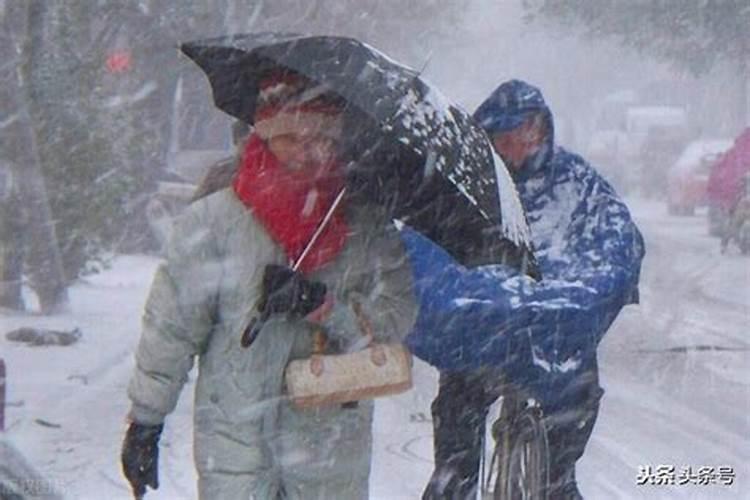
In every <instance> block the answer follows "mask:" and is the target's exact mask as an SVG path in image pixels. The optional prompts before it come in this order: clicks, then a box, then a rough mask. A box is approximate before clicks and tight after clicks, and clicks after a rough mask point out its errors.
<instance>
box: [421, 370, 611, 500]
mask: <svg viewBox="0 0 750 500" xmlns="http://www.w3.org/2000/svg"><path fill="white" fill-rule="evenodd" d="M603 393H604V391H603V390H602V389H601V387H599V377H598V370H597V367H596V363H593V367H592V368H591V369H589V370H586V371H583V372H582V373H580V374H578V375H577V376H575V377H574V378H573V379H572V380H571V381H570V382H569V383H567V384H566V385H564V386H563V387H562V388H561V389H560V391H559V392H558V393H557V395H558V397H557V398H556V400H557V401H559V402H560V403H559V404H554V405H550V406H549V407H548V408H545V407H544V406H543V407H542V410H543V411H544V413H545V416H547V417H549V418H548V419H546V420H545V421H546V422H548V424H547V436H548V441H549V454H550V457H549V458H550V469H549V480H550V489H549V498H550V500H563V499H564V500H568V499H575V498H581V496H580V493H578V489H577V486H576V483H575V463H576V461H577V460H578V459H579V458H581V456H582V455H583V451H584V448H585V447H586V443H587V442H588V440H589V437H590V436H591V432H592V430H593V428H594V423H595V421H596V416H597V414H598V411H599V400H600V399H601V397H602V394H603ZM519 394H523V389H519V387H518V386H517V385H514V384H509V383H507V382H504V381H503V376H502V374H501V373H499V372H498V371H497V370H479V371H473V372H461V373H450V374H447V373H446V374H441V376H440V385H439V389H438V394H437V397H436V398H435V400H434V401H433V403H432V418H433V431H434V435H433V440H434V450H435V452H434V453H435V469H434V471H433V475H432V477H431V479H430V482H429V484H428V486H427V489H426V490H425V492H424V494H423V496H422V498H423V500H438V499H439V500H466V499H469V498H471V499H473V498H475V495H476V491H477V488H478V477H479V462H480V457H481V454H482V439H483V437H484V433H485V421H486V418H487V413H488V410H489V407H490V406H491V405H492V404H493V403H494V402H495V401H496V400H497V399H498V398H499V397H500V396H504V397H505V398H508V400H513V399H515V400H523V399H525V398H519V397H518V395H519ZM504 402H505V400H504ZM495 417H496V416H494V415H493V418H495Z"/></svg>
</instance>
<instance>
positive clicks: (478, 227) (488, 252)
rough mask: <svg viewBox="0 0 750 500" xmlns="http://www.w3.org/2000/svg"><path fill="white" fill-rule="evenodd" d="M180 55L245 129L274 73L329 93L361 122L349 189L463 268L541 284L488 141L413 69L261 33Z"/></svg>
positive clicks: (374, 55) (319, 40)
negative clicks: (497, 269)
mask: <svg viewBox="0 0 750 500" xmlns="http://www.w3.org/2000/svg"><path fill="white" fill-rule="evenodd" d="M181 49H182V51H183V52H184V53H185V54H186V55H187V56H188V57H190V58H191V59H192V60H193V61H195V63H196V64H198V65H199V66H200V67H201V69H203V71H204V72H205V73H206V75H207V76H208V79H209V81H210V84H211V87H212V90H213V96H214V102H215V104H216V106H217V107H219V108H220V109H222V110H223V111H225V112H227V113H228V114H230V115H232V116H234V117H236V118H239V119H240V120H243V121H246V122H248V123H252V118H253V115H254V111H255V102H256V97H257V94H258V83H259V81H260V80H261V79H262V78H263V77H265V76H266V75H268V73H269V72H270V71H273V70H277V69H280V68H282V69H285V70H290V71H293V72H295V73H299V74H301V75H303V76H305V77H307V78H309V79H311V80H313V81H315V82H317V83H319V84H321V85H324V86H326V87H327V88H328V89H329V90H330V91H332V92H334V93H336V94H338V95H340V96H341V97H342V98H343V99H344V100H346V101H347V103H349V104H351V105H352V106H353V108H354V109H355V110H356V111H357V112H356V113H353V114H351V116H356V117H357V119H355V120H354V122H356V121H359V122H360V123H359V124H358V125H360V126H359V127H356V126H355V127H352V128H347V134H348V135H349V136H350V137H354V138H355V139H354V140H352V141H351V142H352V149H353V150H356V152H357V154H354V155H353V157H355V158H357V161H356V162H352V165H353V168H351V170H350V174H351V176H350V181H351V182H350V184H353V186H352V189H351V191H354V192H365V193H366V194H367V195H368V196H369V197H370V198H375V199H377V200H378V201H380V202H381V203H383V204H386V205H387V206H388V207H389V208H390V209H391V214H392V216H393V217H394V218H397V219H400V220H402V221H404V222H405V223H407V224H409V225H410V226H411V227H413V228H414V229H416V230H417V231H420V232H422V233H423V234H425V235H426V236H428V237H429V238H431V239H432V240H433V241H435V242H436V243H438V244H440V245H441V246H443V247H444V248H445V249H446V250H447V251H448V252H450V253H451V254H452V255H453V256H454V257H455V258H456V259H457V260H459V261H460V262H462V263H463V264H466V265H471V266H474V265H480V264H488V263H501V262H502V263H508V264H511V265H514V266H516V267H517V268H519V269H520V270H522V271H523V272H526V273H528V274H530V275H532V276H534V277H538V276H539V272H538V269H537V266H536V261H535V259H534V256H533V253H532V251H531V243H530V238H529V230H528V226H527V224H526V219H525V215H524V213H523V210H522V208H521V205H520V202H519V200H518V197H517V194H516V191H515V188H514V187H513V184H512V181H511V179H510V177H509V176H508V174H507V171H506V170H505V168H504V166H503V165H502V162H501V160H500V159H499V158H498V157H497V156H495V155H494V153H493V150H492V146H491V144H490V143H489V140H488V138H487V136H486V134H485V133H484V132H483V131H482V130H481V129H480V128H478V127H477V126H476V125H475V124H474V123H473V121H472V119H471V116H470V115H469V114H468V113H467V112H465V111H464V110H462V109H460V108H459V107H457V106H455V105H453V104H451V103H450V102H449V101H448V100H447V99H445V98H444V97H443V96H442V94H441V93H440V92H439V91H438V90H437V89H436V88H435V87H433V86H431V85H430V84H428V83H426V82H425V81H424V80H423V79H422V78H420V77H419V74H418V73H417V72H416V71H414V70H413V69H410V68H407V67H405V66H402V65H400V64H399V63H397V62H395V61H393V60H392V59H390V58H389V57H388V56H386V55H384V54H383V53H381V52H379V51H378V50H376V49H374V48H372V47H370V46H369V45H367V44H364V43H362V42H360V41H358V40H355V39H351V38H345V37H335V36H301V35H295V34H279V33H258V34H247V35H235V36H229V37H221V38H214V39H209V40H202V41H197V42H189V43H185V44H183V45H182V46H181ZM354 122H353V123H354ZM363 122H364V124H363ZM373 130H374V131H375V132H376V133H375V134H372V131H373ZM357 131H359V132H361V133H362V134H370V135H366V137H365V136H363V135H361V134H360V133H359V132H357ZM363 131H366V132H363Z"/></svg>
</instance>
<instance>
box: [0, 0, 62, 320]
mask: <svg viewBox="0 0 750 500" xmlns="http://www.w3.org/2000/svg"><path fill="white" fill-rule="evenodd" d="M45 8H46V3H45V2H43V1H30V2H28V3H26V2H8V3H6V6H5V12H4V16H3V24H4V26H3V27H2V29H3V31H4V32H5V36H6V37H8V38H9V40H6V41H7V42H11V43H5V44H4V45H5V48H4V49H3V52H6V54H3V56H5V57H4V60H5V64H6V66H5V68H4V69H3V73H4V74H3V75H2V77H3V78H2V80H3V82H4V84H5V86H6V87H5V94H6V95H5V97H6V99H4V101H5V103H4V104H5V106H7V110H6V111H7V113H6V116H12V117H13V119H12V120H9V122H10V123H6V124H5V130H3V134H4V135H5V136H6V138H7V140H8V143H7V146H6V147H4V148H3V149H4V151H5V154H7V155H8V156H9V159H10V160H11V162H12V164H13V165H15V172H14V174H15V175H14V177H15V179H16V181H17V183H18V193H19V196H20V199H21V200H22V202H23V203H24V205H25V207H24V209H25V210H24V212H25V213H26V215H27V217H28V218H27V220H26V235H25V236H26V237H25V238H24V239H25V242H26V243H27V244H26V256H25V257H26V263H27V265H28V269H29V271H30V272H31V274H32V277H33V278H34V282H35V290H34V291H35V292H36V294H37V296H38V298H39V304H40V307H41V311H42V313H44V314H51V313H54V312H59V311H61V310H66V309H67V308H68V294H67V287H66V285H65V279H64V273H63V267H62V259H61V256H60V249H59V247H58V243H57V236H56V234H55V226H54V222H53V219H52V212H51V210H50V205H49V201H48V198H47V189H46V186H45V182H44V177H43V175H42V171H41V166H40V163H39V151H38V148H37V137H36V133H35V130H34V126H33V123H32V120H31V115H30V113H29V109H28V99H29V95H28V93H27V88H28V85H27V81H28V74H29V58H28V54H29V46H30V45H31V44H34V43H38V41H39V38H40V37H41V31H42V26H41V25H40V23H39V22H38V21H39V19H40V14H41V13H42V11H43V9H45ZM19 28H20V33H19Z"/></svg>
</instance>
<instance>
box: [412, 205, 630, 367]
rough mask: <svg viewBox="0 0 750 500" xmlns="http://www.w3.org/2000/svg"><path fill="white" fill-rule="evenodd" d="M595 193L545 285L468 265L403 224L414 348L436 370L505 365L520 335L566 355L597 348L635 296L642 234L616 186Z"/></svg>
mask: <svg viewBox="0 0 750 500" xmlns="http://www.w3.org/2000/svg"><path fill="white" fill-rule="evenodd" d="M588 195H589V198H588V199H587V201H586V203H588V206H586V207H584V208H585V209H586V210H585V212H582V213H581V214H580V215H578V216H576V217H574V219H573V224H572V225H571V228H570V231H571V234H569V235H567V236H568V238H567V241H568V243H567V244H566V248H565V249H564V252H563V256H564V258H563V259H561V260H560V261H558V262H557V263H555V265H554V267H556V269H543V270H542V272H543V274H546V275H547V276H549V275H552V276H554V278H549V277H547V278H545V279H543V280H542V281H540V282H534V281H533V280H531V279H530V278H528V277H525V276H520V275H518V274H517V273H516V272H515V271H513V270H510V269H508V268H505V267H504V266H485V267H484V268H477V269H467V268H465V267H463V266H461V265H459V264H458V263H456V262H455V261H454V260H453V259H452V258H451V257H450V256H449V255H448V254H447V253H445V252H444V251H442V249H440V248H439V247H437V246H436V245H434V244H432V243H431V242H429V240H427V239H426V238H424V237H422V236H421V235H419V234H418V233H415V232H414V231H411V230H408V229H407V230H405V231H403V232H402V238H403V239H404V241H405V242H406V245H407V249H408V250H409V253H410V256H411V259H412V264H413V267H414V271H415V278H416V290H417V295H418V301H419V303H420V313H419V317H418V319H417V325H416V328H415V330H414V332H413V333H412V335H410V337H409V339H408V343H409V345H410V347H411V348H412V350H413V352H414V353H415V354H416V355H418V356H419V357H421V358H422V359H425V360H426V361H428V362H430V363H431V364H433V365H435V366H437V367H438V368H441V369H461V368H472V367H476V366H478V365H482V364H500V363H503V362H504V360H507V359H508V356H510V355H512V354H513V351H514V350H515V346H513V345H512V342H514V341H523V339H520V338H519V336H522V335H525V336H527V337H531V339H530V340H531V342H532V343H534V344H536V345H537V346H540V347H541V348H542V349H543V351H545V352H547V353H548V354H550V356H552V357H555V358H558V359H563V358H566V357H568V356H569V355H570V354H571V353H575V351H576V350H580V349H588V348H593V347H595V346H596V343H598V341H599V340H600V338H601V335H603V333H604V332H605V331H606V329H607V327H608V326H609V325H610V324H611V322H612V321H613V320H614V317H615V316H616V314H617V312H619V310H620V309H621V308H622V306H623V305H625V304H628V303H632V302H635V301H637V282H638V274H639V271H640V261H641V259H642V257H643V240H642V237H641V235H640V233H639V232H638V229H637V228H636V227H635V225H634V224H633V222H632V220H631V219H630V216H629V214H628V212H627V209H626V208H625V207H624V205H622V204H621V203H620V202H619V201H617V200H616V199H615V198H613V195H612V194H611V193H610V192H606V191H605V192H600V193H588ZM576 235H578V236H576ZM550 271H551V272H550ZM516 345H517V344H516Z"/></svg>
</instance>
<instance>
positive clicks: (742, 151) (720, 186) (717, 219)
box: [707, 127, 750, 236]
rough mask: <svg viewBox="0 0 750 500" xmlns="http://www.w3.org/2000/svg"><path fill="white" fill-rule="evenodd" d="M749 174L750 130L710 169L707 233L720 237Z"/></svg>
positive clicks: (745, 131) (737, 139) (736, 140)
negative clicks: (744, 178)
mask: <svg viewBox="0 0 750 500" xmlns="http://www.w3.org/2000/svg"><path fill="white" fill-rule="evenodd" d="M748 173H750V127H748V128H746V129H745V130H744V131H743V132H742V133H741V134H740V135H739V136H738V137H737V138H736V139H735V141H734V145H733V146H732V148H731V149H730V150H729V151H727V152H726V154H725V155H724V156H723V158H722V159H721V161H719V162H716V163H715V164H714V166H713V167H712V168H711V173H710V174H709V177H708V193H707V194H708V232H709V234H711V235H712V236H721V235H722V233H723V231H724V227H725V226H726V223H727V220H728V214H729V210H730V208H731V207H732V206H733V204H734V203H735V202H736V201H737V198H738V197H739V195H740V191H741V188H742V179H743V177H745V176H746V175H748Z"/></svg>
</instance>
